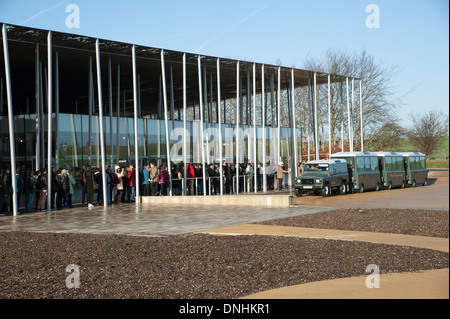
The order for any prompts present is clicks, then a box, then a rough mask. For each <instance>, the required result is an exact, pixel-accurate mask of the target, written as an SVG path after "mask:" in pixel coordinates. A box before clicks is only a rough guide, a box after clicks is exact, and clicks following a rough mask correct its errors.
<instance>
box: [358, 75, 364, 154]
mask: <svg viewBox="0 0 450 319" xmlns="http://www.w3.org/2000/svg"><path fill="white" fill-rule="evenodd" d="M362 108H363V102H362V80H359V118H360V120H361V152H364V136H363V113H362Z"/></svg>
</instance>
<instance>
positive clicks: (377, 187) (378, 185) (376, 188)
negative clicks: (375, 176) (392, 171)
mask: <svg viewBox="0 0 450 319" xmlns="http://www.w3.org/2000/svg"><path fill="white" fill-rule="evenodd" d="M379 190H380V183H377V186H376V187H375V191H376V192H378V191H379Z"/></svg>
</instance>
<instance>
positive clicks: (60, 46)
mask: <svg viewBox="0 0 450 319" xmlns="http://www.w3.org/2000/svg"><path fill="white" fill-rule="evenodd" d="M7 30H8V46H9V54H10V64H11V78H12V83H13V89H14V95H15V97H17V99H16V98H13V100H14V101H18V104H17V103H15V105H14V108H15V109H16V107H20V110H21V111H22V112H23V113H24V112H25V109H24V107H25V106H24V104H25V103H26V101H25V100H24V97H28V98H29V99H30V100H33V98H34V96H35V93H34V90H35V82H36V81H35V70H36V67H35V64H36V49H37V48H39V59H40V62H41V63H42V65H43V66H44V67H45V66H46V65H47V36H48V32H49V31H48V30H42V29H36V28H30V27H24V26H17V25H9V24H7ZM0 37H1V34H0ZM96 40H97V38H94V37H88V36H82V35H76V34H70V33H64V32H56V31H52V48H53V54H54V57H53V61H55V53H56V52H57V53H58V62H59V79H60V83H61V85H60V91H61V93H60V99H61V102H60V105H61V108H62V109H61V112H64V108H69V109H70V108H72V109H73V107H74V105H75V100H77V101H78V105H79V107H80V112H82V111H83V109H86V106H87V104H88V102H87V101H88V92H89V88H88V82H89V81H88V80H89V63H90V62H89V61H90V59H92V65H93V66H92V68H93V70H94V81H95V78H96V77H95V63H96V62H95V43H96ZM99 43H100V51H101V70H102V85H103V87H104V88H103V95H105V96H107V94H108V75H109V61H111V65H112V82H113V86H114V87H116V85H117V73H118V68H117V66H118V65H120V88H121V91H125V95H126V99H127V100H128V101H132V97H133V95H132V88H133V87H132V84H133V81H132V75H133V72H132V71H133V70H132V59H131V56H132V47H133V44H130V43H123V42H117V41H111V40H104V39H99ZM135 50H136V64H137V73H138V74H139V75H140V81H141V82H140V89H141V102H142V105H143V106H146V105H151V106H149V107H151V108H153V107H154V104H155V101H157V100H158V97H159V90H160V89H159V87H160V75H161V52H162V51H164V57H165V68H166V81H167V85H168V87H170V85H171V80H173V88H174V104H175V105H176V108H177V107H179V106H181V105H182V99H183V78H182V74H183V56H184V54H186V64H187V68H186V79H187V85H186V88H187V96H188V99H189V100H190V101H191V102H189V103H195V101H197V103H198V99H199V92H198V91H199V89H198V87H199V86H198V81H199V77H198V57H199V56H201V63H202V66H203V67H204V68H206V72H207V75H208V76H207V78H206V80H207V83H208V85H209V84H210V83H212V84H213V94H216V93H217V77H216V76H217V75H216V70H217V59H220V76H221V97H222V100H227V99H235V98H236V88H237V85H236V82H237V77H236V75H237V74H236V70H237V64H238V63H239V66H240V74H241V77H242V83H241V85H242V94H243V96H247V89H248V85H247V76H249V77H250V79H252V77H253V67H254V66H255V67H256V89H257V94H260V93H261V86H262V67H263V66H264V74H265V84H266V86H267V87H266V90H268V89H270V83H269V82H270V81H269V80H270V77H271V75H273V76H274V79H275V89H276V87H277V81H278V69H279V68H280V71H281V73H280V74H281V79H280V82H281V83H280V84H281V90H286V89H288V88H290V87H291V84H290V81H291V71H292V70H294V83H295V87H302V86H308V85H310V84H312V83H313V82H312V81H313V75H314V71H308V70H302V69H298V68H289V67H285V66H278V65H271V64H263V63H258V62H250V61H241V60H234V59H228V58H220V57H214V56H206V55H199V54H194V53H185V52H179V51H174V50H165V49H160V48H152V47H148V46H142V45H135ZM2 52H3V50H2ZM0 65H1V70H0V75H1V76H2V77H4V75H3V74H4V60H3V59H1V62H0ZM171 74H173V79H172V78H171ZM44 76H45V74H44ZM346 78H347V76H343V75H331V77H330V80H331V82H332V83H333V82H340V81H345V80H346ZM202 80H203V79H202ZM316 80H317V84H318V85H321V84H327V83H328V74H326V73H319V72H317V73H316ZM44 82H45V79H44ZM95 87H96V86H95ZM208 88H209V87H208ZM251 91H252V85H251V86H250V93H251ZM113 94H116V93H115V90H114V92H113ZM104 100H105V101H106V100H107V99H104ZM113 101H115V98H114V99H113ZM192 101H193V102H192ZM152 104H153V105H152ZM127 107H131V106H129V105H127ZM33 109H34V106H32V108H31V109H30V110H33ZM142 112H143V114H144V115H145V108H143V111H142Z"/></svg>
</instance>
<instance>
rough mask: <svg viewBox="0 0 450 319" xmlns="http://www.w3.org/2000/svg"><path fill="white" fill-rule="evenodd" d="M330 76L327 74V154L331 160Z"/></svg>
mask: <svg viewBox="0 0 450 319" xmlns="http://www.w3.org/2000/svg"><path fill="white" fill-rule="evenodd" d="M330 89H331V75H330V74H328V154H329V156H330V158H331V93H330Z"/></svg>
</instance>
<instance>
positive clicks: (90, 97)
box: [88, 57, 94, 165]
mask: <svg viewBox="0 0 450 319" xmlns="http://www.w3.org/2000/svg"><path fill="white" fill-rule="evenodd" d="M93 82H94V80H93V76H92V57H89V128H88V132H89V137H88V138H89V140H88V146H89V165H92V109H93V103H92V99H93V95H94V88H93V86H94V84H93Z"/></svg>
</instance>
